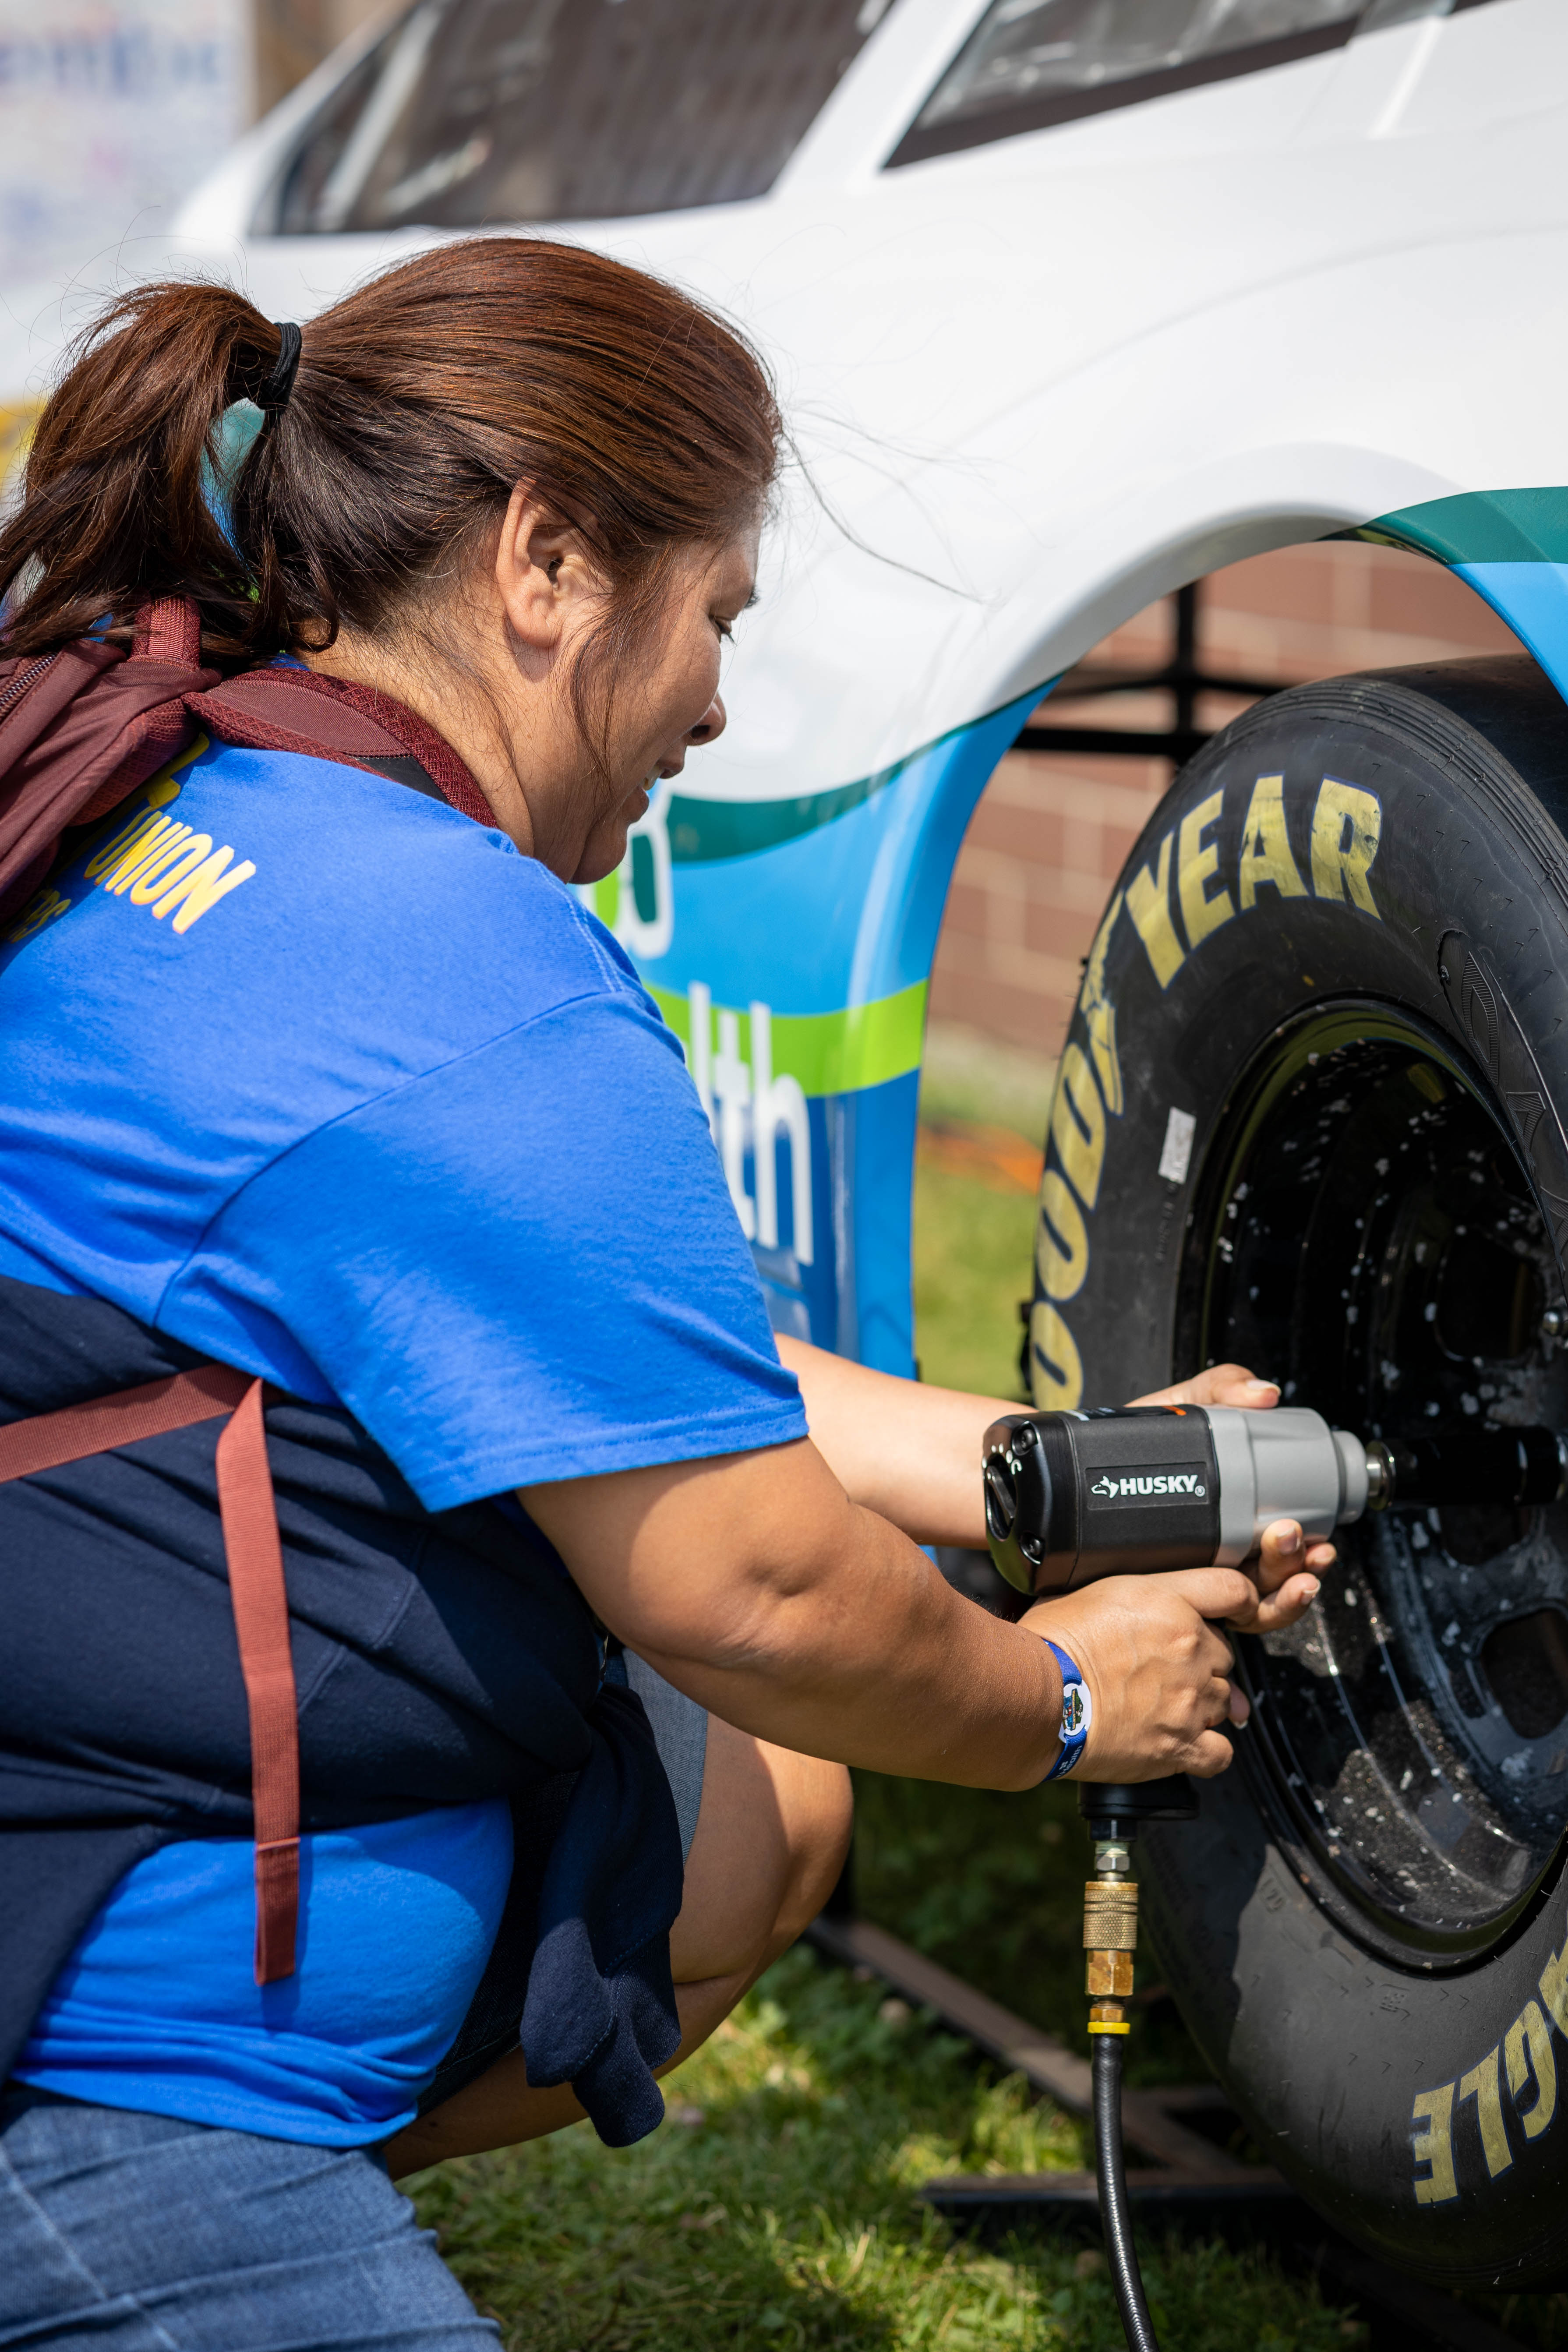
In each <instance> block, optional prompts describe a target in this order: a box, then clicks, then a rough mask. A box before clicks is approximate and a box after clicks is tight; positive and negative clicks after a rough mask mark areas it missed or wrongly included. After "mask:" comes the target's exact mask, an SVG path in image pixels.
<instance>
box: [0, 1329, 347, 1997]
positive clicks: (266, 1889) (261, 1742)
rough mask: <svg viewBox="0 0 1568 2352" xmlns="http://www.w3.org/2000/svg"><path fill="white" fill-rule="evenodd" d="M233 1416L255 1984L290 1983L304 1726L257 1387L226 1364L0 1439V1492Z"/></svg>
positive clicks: (227, 1465) (232, 1548)
mask: <svg viewBox="0 0 1568 2352" xmlns="http://www.w3.org/2000/svg"><path fill="white" fill-rule="evenodd" d="M220 1413H228V1414H230V1415H232V1418H231V1420H230V1422H229V1424H228V1427H227V1428H226V1430H225V1431H224V1433H223V1435H222V1436H221V1437H220V1438H219V1439H218V1442H217V1493H218V1509H219V1512H220V1514H221V1516H222V1519H223V1541H224V1551H225V1555H226V1559H227V1561H228V1589H229V1595H230V1598H231V1601H232V1603H233V1607H234V1622H235V1630H236V1632H237V1634H238V1637H239V1666H240V1673H241V1675H243V1676H244V1680H245V1701H246V1707H247V1713H248V1715H249V1719H250V1797H251V1808H252V1811H253V1812H254V1814H255V1817H256V1981H257V1983H258V1984H273V1983H276V1981H277V1980H278V1979H279V1977H289V1976H292V1975H293V1973H294V1945H295V1931H296V1927H297V1923H298V1919H299V1909H300V1719H299V1707H298V1702H297V1698H296V1694H295V1688H294V1659H293V1654H292V1651H291V1649H290V1646H289V1595H288V1591H287V1588H286V1586H285V1584H284V1581H283V1549H282V1546H281V1544H280V1543H279V1537H278V1510H277V1505H276V1503H275V1501H274V1498H273V1493H272V1469H271V1465H270V1464H269V1463H268V1459H267V1431H266V1426H265V1424H264V1423H263V1421H262V1418H261V1382H260V1381H258V1380H252V1379H251V1377H250V1376H249V1374H248V1373H247V1372H237V1371H235V1370H233V1369H232V1368H231V1367H230V1366H229V1365H227V1364H199V1365H198V1366H197V1367H196V1369H195V1371H190V1372H176V1373H174V1376H173V1378H172V1379H169V1380H164V1381H147V1382H145V1383H144V1384H143V1386H142V1387H141V1388H134V1389H121V1390H119V1391H117V1392H116V1393H115V1394H114V1395H113V1396H106V1397H94V1398H92V1399H91V1400H90V1401H89V1402H86V1403H83V1404H72V1405H67V1406H65V1407H64V1408H63V1409H62V1410H61V1411H60V1412H42V1413H37V1414H35V1416H34V1417H33V1419H32V1420H30V1421H13V1422H11V1423H7V1425H6V1426H5V1428H3V1429H0V1485H3V1484H5V1482H6V1481H8V1480H10V1479H12V1478H26V1477H30V1476H31V1475H33V1474H34V1473H35V1472H36V1471H40V1470H58V1469H59V1468H60V1467H61V1466H62V1465H64V1464H66V1463H68V1462H81V1461H84V1460H85V1459H86V1457H87V1456H88V1455H89V1454H109V1453H112V1452H113V1450H114V1449H115V1447H117V1446H121V1445H135V1444H139V1443H140V1442H141V1440H142V1438H144V1437H162V1436H163V1434H164V1433H165V1432H166V1431H168V1430H172V1429H189V1428H190V1427H191V1426H192V1425H193V1424H194V1423H196V1422H199V1421H216V1419H217V1417H218V1415H219V1414H220Z"/></svg>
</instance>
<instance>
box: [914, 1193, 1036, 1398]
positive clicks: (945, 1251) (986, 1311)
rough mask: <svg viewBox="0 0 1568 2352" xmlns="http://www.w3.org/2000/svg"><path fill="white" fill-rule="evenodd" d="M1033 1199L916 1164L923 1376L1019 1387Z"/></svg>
mask: <svg viewBox="0 0 1568 2352" xmlns="http://www.w3.org/2000/svg"><path fill="white" fill-rule="evenodd" d="M1034 1246H1035V1203H1034V1201H1033V1199H1032V1198H1031V1196H1030V1195H1029V1194H1028V1193H1027V1192H1000V1191H997V1190H995V1189H994V1188H993V1187H992V1186H990V1185H987V1184H980V1183H976V1182H975V1181H973V1178H971V1177H967V1176H963V1175H958V1174H955V1173H954V1172H953V1171H951V1170H949V1169H946V1168H942V1167H935V1166H932V1165H931V1162H930V1161H929V1160H922V1161H921V1164H920V1166H919V1167H918V1168H917V1169H916V1171H915V1346H916V1351H917V1353H918V1355H919V1357H920V1366H921V1379H922V1380H927V1381H932V1382H934V1384H935V1385H936V1386H937V1387H938V1388H943V1389H967V1390H969V1391H972V1392H973V1394H975V1395H977V1396H1003V1397H1016V1396H1021V1395H1022V1393H1023V1391H1022V1389H1021V1387H1020V1385H1019V1378H1020V1376H1019V1371H1018V1341H1019V1338H1020V1330H1021V1327H1020V1325H1019V1321H1018V1302H1019V1300H1020V1299H1021V1298H1023V1297H1025V1296H1026V1293H1027V1291H1028V1288H1029V1282H1030V1261H1031V1258H1032V1256H1033V1254H1034Z"/></svg>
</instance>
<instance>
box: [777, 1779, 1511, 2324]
mask: <svg viewBox="0 0 1568 2352" xmlns="http://www.w3.org/2000/svg"><path fill="white" fill-rule="evenodd" d="M1186 1789H1187V1784H1186V1783H1185V1782H1184V1781H1177V1782H1174V1783H1173V1782H1157V1783H1152V1784H1150V1785H1149V1786H1148V1787H1147V1788H1145V1789H1144V1790H1141V1791H1139V1792H1137V1794H1138V1796H1139V1797H1140V1799H1141V1800H1142V1803H1141V1808H1140V1810H1141V1811H1142V1812H1143V1815H1144V1817H1145V1818H1156V1819H1158V1818H1162V1817H1163V1818H1165V1819H1173V1818H1181V1810H1180V1798H1179V1793H1178V1792H1179V1791H1183V1790H1186ZM1122 1793H1123V1794H1124V1795H1126V1796H1129V1797H1131V1796H1132V1795H1133V1794H1134V1792H1133V1791H1131V1790H1128V1791H1124V1792H1122ZM1099 1794H1100V1792H1098V1791H1090V1790H1087V1789H1086V1790H1084V1791H1083V1792H1082V1795H1083V1796H1084V1797H1085V1798H1089V1800H1090V1804H1092V1803H1093V1801H1095V1800H1096V1799H1097V1798H1098V1796H1099ZM1162 1796H1163V1797H1164V1798H1165V1799H1166V1802H1165V1803H1164V1804H1162V1803H1161V1798H1162ZM1173 1807H1174V1808H1175V1810H1173V1809H1172V1808H1173ZM1084 1810H1085V1811H1089V1810H1090V1805H1086V1806H1085V1807H1084ZM805 1937H806V1941H807V1942H808V1943H810V1944H812V1945H814V1946H815V1947H816V1949H817V1950H818V1951H819V1952H820V1953H822V1955H823V1957H824V1958H826V1959H830V1960H834V1961H836V1962H837V1963H838V1964H839V1965H840V1966H842V1967H845V1968H853V1969H866V1970H868V1971H869V1972H870V1973H871V1974H872V1975H873V1976H876V1977H879V1978H880V1979H881V1980H882V1982H883V1983H884V1984H886V1985H887V1986H888V1987H889V1989H890V1990H892V1991H894V1992H896V1993H898V1994H900V1996H901V1997H902V1998H903V1999H904V2000H908V2001H909V2002H910V2003H911V2004H912V2005H913V2006H914V2007H915V2008H917V2009H929V2010H933V2011H935V2013H936V2014H937V2016H938V2017H940V2018H941V2020H942V2022H943V2024H944V2025H948V2026H951V2027H952V2028H953V2030H954V2031H955V2032H959V2033H962V2034H963V2035H964V2036H966V2038H967V2039H968V2040H969V2041H970V2042H973V2045H974V2047H975V2048H976V2049H977V2050H979V2051H981V2052H983V2053H984V2055H985V2056H986V2057H987V2058H990V2059H993V2060H994V2062H995V2063H996V2064H998V2065H999V2066H1001V2067H1003V2068H1004V2069H1005V2071H1006V2072H1007V2073H1009V2074H1022V2075H1023V2077H1024V2079H1025V2081H1026V2083H1028V2084H1029V2085H1030V2087H1031V2088H1032V2089H1033V2090H1036V2091H1039V2092H1041V2093H1043V2094H1044V2095H1046V2096H1047V2098H1050V2099H1053V2100H1055V2102H1056V2104H1057V2105H1058V2106H1061V2107H1065V2108H1067V2109H1068V2113H1069V2114H1072V2115H1078V2116H1092V2114H1093V2112H1094V2092H1093V2079H1092V2074H1091V2070H1090V2067H1089V2061H1088V2060H1087V2059H1084V2058H1080V2057H1079V2055H1078V2054H1077V2053H1076V2052H1075V2051H1071V2050H1068V2048H1067V2047H1066V2045H1065V2044H1064V2043H1063V2042H1059V2041H1058V2039H1057V2037H1056V2036H1055V2035H1054V2034H1051V2033H1047V2032H1043V2031H1042V2029H1041V2028H1040V2027H1038V2026H1035V2025H1030V2024H1028V2023H1026V2021H1025V2020H1024V2019H1023V2018H1021V2017H1016V2016H1015V2015H1014V2014H1013V2012H1012V2011H1010V2010H1006V2009H1004V2008H1003V2007H1002V2006H1001V2004H1000V2003H999V2002H997V2001H994V2000H990V1999H989V1998H988V1997H987V1996H986V1995H985V1994H984V1993H982V1992H977V1991H976V1990H975V1989H974V1987H973V1985H968V1984H965V1983H964V1982H963V1979H962V1978H959V1977H955V1976H953V1975H952V1974H951V1973H950V1972H949V1970H948V1969H943V1968H939V1967H938V1966H937V1965H936V1963H935V1962H934V1961H933V1960H928V1959H927V1958H925V1956H924V1955H923V1954H922V1953H921V1952H917V1951H915V1950H914V1949H912V1948H911V1947H910V1945H908V1944H905V1943H901V1942H900V1940H899V1938H898V1937H896V1936H890V1935H889V1934H888V1932H887V1930H886V1929H885V1928H882V1927H873V1926H872V1925H871V1924H870V1922H869V1921H868V1920H864V1919H859V1918H857V1917H856V1916H855V1915H854V1907H853V1895H852V1882H851V1878H850V1873H849V1869H848V1866H846V1871H845V1875H844V1877H843V1878H842V1879H841V1880H840V1882H839V1885H838V1886H837V1888H836V1890H835V1893H834V1895H833V1897H832V1898H831V1899H830V1901H829V1904H828V1907H827V1908H826V1910H825V1911H824V1912H823V1913H822V1914H821V1915H820V1916H819V1917H817V1918H816V1920H814V1921H813V1923H812V1925H811V1926H810V1927H808V1928H807V1929H806V1931H805ZM1236 2123H1237V2117H1236V2115H1235V2111H1234V2110H1233V2109H1232V2107H1231V2105H1230V2103H1229V2101H1228V2100H1227V2099H1226V2095H1225V2093H1224V2092H1223V2091H1222V2090H1221V2089H1220V2088H1219V2086H1218V2084H1213V2083H1199V2084H1188V2085H1183V2086H1181V2087H1179V2088H1175V2089H1169V2090H1156V2091H1145V2090H1125V2089H1124V2090H1123V2091H1122V2094H1121V2125H1122V2133H1123V2136H1124V2138H1125V2139H1126V2141H1127V2143H1128V2145H1129V2146H1130V2147H1132V2148H1134V2149H1136V2150H1137V2151H1138V2153H1139V2154H1140V2155H1141V2156H1142V2158H1144V2159H1145V2162H1144V2163H1143V2164H1142V2165H1133V2166H1132V2167H1131V2168H1129V2170H1128V2171H1127V2174H1126V2182H1127V2190H1128V2197H1129V2200H1130V2202H1131V2208H1132V2212H1133V2216H1134V2219H1135V2221H1136V2222H1137V2224H1138V2227H1139V2229H1140V2231H1142V2233H1143V2234H1145V2235H1152V2236H1153V2237H1155V2238H1156V2239H1157V2238H1159V2237H1162V2236H1163V2234H1164V2233H1165V2231H1167V2230H1169V2229H1171V2228H1180V2229H1193V2230H1198V2231H1204V2232H1205V2233H1213V2234H1215V2235H1218V2236H1221V2237H1226V2238H1232V2239H1235V2238H1240V2239H1245V2240H1250V2241H1253V2242H1257V2241H1259V2240H1261V2241H1263V2242H1266V2243H1268V2244H1270V2245H1272V2246H1275V2247H1278V2248H1279V2249H1281V2250H1289V2252H1291V2253H1292V2254H1293V2255H1294V2257H1295V2258H1296V2259H1297V2260H1298V2261H1299V2262H1300V2261H1303V2260H1304V2262H1305V2264H1306V2266H1307V2267H1309V2268H1310V2269H1312V2270H1315V2271H1316V2273H1317V2274H1318V2276H1319V2278H1320V2279H1321V2283H1322V2285H1323V2288H1324V2290H1325V2292H1326V2293H1328V2294H1331V2295H1337V2296H1342V2297H1344V2298H1346V2299H1349V2300H1353V2301H1354V2302H1355V2303H1356V2304H1357V2305H1359V2306H1360V2307H1361V2310H1362V2313H1363V2316H1364V2317H1366V2318H1367V2319H1368V2320H1370V2321H1371V2323H1372V2326H1373V2344H1374V2347H1376V2352H1405V2347H1408V2346H1410V2345H1412V2344H1417V2343H1418V2344H1420V2345H1422V2346H1423V2347H1442V2352H1519V2346H1518V2340H1517V2338H1515V2337H1513V2336H1507V2335H1505V2334H1504V2333H1503V2332H1502V2330H1501V2329H1500V2328H1499V2327H1496V2326H1493V2324H1492V2323H1491V2322H1490V2321H1489V2320H1487V2319H1483V2318H1481V2317H1480V2316H1479V2315H1477V2314H1476V2313H1473V2312H1471V2311H1468V2310H1467V2309H1466V2307H1465V2306H1464V2305H1462V2304H1459V2303H1456V2302H1455V2301H1454V2300H1453V2298H1452V2297H1451V2296H1449V2295H1447V2294H1442V2293H1440V2292H1439V2291H1437V2290H1436V2289H1435V2288H1432V2287H1429V2286H1424V2285H1422V2284H1421V2283H1420V2282H1419V2281H1418V2280H1415V2279H1412V2278H1409V2277H1406V2276H1405V2274H1404V2273H1401V2272H1398V2271H1395V2270H1392V2269H1390V2268H1389V2266H1388V2265H1387V2264H1386V2263H1380V2262H1377V2261H1375V2260H1374V2259H1373V2257H1372V2256H1371V2255H1367V2254H1363V2253H1362V2252H1360V2251H1359V2250H1358V2249H1357V2248H1355V2247H1353V2246H1352V2245H1350V2244H1349V2243H1348V2242H1347V2241H1345V2240H1344V2239H1342V2238H1340V2237H1338V2236H1337V2235H1336V2234H1335V2233H1334V2232H1333V2231H1331V2230H1329V2229H1328V2228H1327V2226H1326V2225H1325V2224H1324V2223H1323V2222H1321V2221H1319V2219H1318V2217H1317V2216H1316V2214H1314V2213H1313V2212H1312V2210H1311V2209H1310V2206H1308V2205H1307V2204H1305V2203H1304V2202H1303V2200H1301V2199H1300V2197H1298V2196H1297V2194H1296V2192H1295V2190H1294V2189H1291V2187H1290V2186H1289V2182H1288V2181H1286V2180H1285V2179H1283V2178H1282V2177H1281V2175H1280V2174H1279V2173H1278V2172H1276V2171H1274V2170H1273V2169H1272V2168H1270V2167H1268V2166H1264V2165H1256V2164H1246V2163H1244V2162H1242V2161H1241V2159H1240V2158H1237V2157H1235V2156H1233V2155H1231V2154H1230V2152H1229V2151H1228V2149H1227V2148H1226V2146H1225V2141H1226V2138H1227V2137H1229V2136H1230V2134H1231V2133H1232V2132H1234V2129H1235V2126H1236ZM920 2195H921V2200H922V2201H923V2202H925V2203H926V2204H928V2205H931V2207H933V2208H934V2210H936V2211H938V2212H940V2213H945V2214H946V2215H948V2216H949V2218H950V2219H952V2221H958V2222H962V2223H964V2224H966V2225H967V2226H969V2227H971V2228H978V2229H982V2230H987V2231H996V2230H1003V2229H1007V2228H1015V2229H1016V2228H1019V2227H1028V2226H1030V2225H1038V2224H1039V2223H1042V2222H1044V2223H1046V2224H1047V2225H1050V2226H1053V2227H1056V2228H1058V2229H1060V2228H1067V2229H1070V2230H1073V2231H1082V2232H1084V2233H1086V2234H1087V2233H1093V2232H1097V2231H1098V2229H1099V2222H1100V2200H1099V2191H1098V2186H1097V2182H1096V2179H1095V2176H1094V2174H1093V2173H1092V2172H1088V2171H1084V2172H1045V2173H1001V2174H990V2173H973V2174H971V2173H955V2174H952V2175H949V2176H947V2177H946V2178H943V2179H935V2180H928V2181H927V2182H926V2183H925V2184H924V2186H923V2187H922V2188H921V2191H920Z"/></svg>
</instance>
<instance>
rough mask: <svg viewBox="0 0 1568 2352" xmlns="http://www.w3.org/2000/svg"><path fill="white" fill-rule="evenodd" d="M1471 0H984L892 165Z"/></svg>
mask: <svg viewBox="0 0 1568 2352" xmlns="http://www.w3.org/2000/svg"><path fill="white" fill-rule="evenodd" d="M1465 5H1477V0H1371V5H1366V0H993V5H991V6H990V7H989V8H988V9H987V10H986V12H985V14H984V16H983V17H982V18H981V20H980V22H979V24H978V25H977V26H976V27H975V29H974V31H973V33H972V34H971V36H970V37H969V39H968V40H967V41H966V42H965V43H964V45H963V48H962V49H961V50H960V51H959V53H958V55H957V57H956V58H954V59H953V61H952V65H951V66H950V67H949V68H948V70H947V72H946V73H945V74H944V75H943V76H942V79H941V80H940V81H939V82H938V84H937V86H936V88H935V89H933V90H932V92H931V96H930V98H929V99H928V100H926V103H925V105H924V106H923V107H922V108H921V111H920V113H919V114H918V115H917V116H916V118H915V121H914V122H913V124H912V126H911V127H910V130H909V131H907V132H906V133H905V136H904V138H903V139H902V140H901V141H900V144H899V145H898V147H897V148H896V149H895V150H894V152H893V153H892V154H891V155H890V156H889V159H888V163H889V169H892V168H895V167H897V166H898V165H900V164H902V163H923V162H924V161H925V159H926V158H927V157H928V156H931V155H951V154H952V153H954V152H957V151H958V150H959V149H961V148H964V147H984V146H987V145H989V143H990V142H992V141H993V140H995V139H1009V138H1012V137H1014V136H1015V135H1016V133H1017V132H1019V131H1043V130H1045V129H1047V127H1048V126H1049V125H1050V124H1052V123H1057V122H1068V121H1073V120H1074V118H1075V117H1077V116H1079V115H1084V114H1101V113H1104V112H1106V111H1107V110H1109V109H1110V108H1112V107H1121V106H1132V105H1135V104H1137V103H1138V101H1139V100H1142V99H1146V98H1159V97H1163V95H1164V94H1165V93H1166V92H1167V91H1170V90H1179V89H1194V88H1195V87H1196V86H1197V85H1198V84H1199V83H1201V82H1208V81H1222V80H1226V79H1229V78H1230V77H1231V76H1233V75H1236V74H1245V73H1257V72H1258V71H1260V70H1261V68H1264V67H1265V66H1274V65H1284V64H1287V63H1288V62H1289V60H1290V59H1291V58H1304V57H1310V56H1311V55H1313V53H1314V52H1315V51H1317V50H1321V49H1334V48H1340V47H1343V45H1344V43H1345V42H1347V41H1348V40H1350V38H1351V37H1352V35H1353V34H1355V33H1358V32H1372V31H1375V30H1378V29H1380V28H1381V27H1383V26H1389V25H1402V24H1406V23H1409V22H1411V21H1413V20H1414V19H1415V18H1416V17H1419V16H1448V15H1449V14H1451V13H1452V11H1453V10H1454V9H1455V7H1456V6H1458V7H1463V6H1465Z"/></svg>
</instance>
